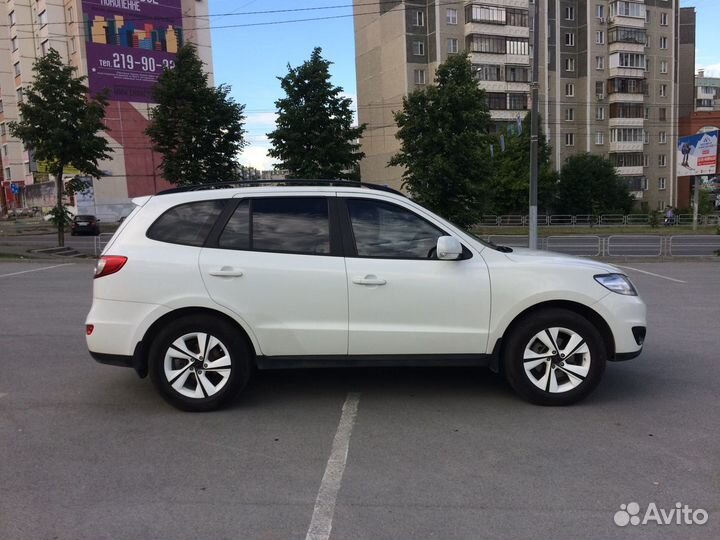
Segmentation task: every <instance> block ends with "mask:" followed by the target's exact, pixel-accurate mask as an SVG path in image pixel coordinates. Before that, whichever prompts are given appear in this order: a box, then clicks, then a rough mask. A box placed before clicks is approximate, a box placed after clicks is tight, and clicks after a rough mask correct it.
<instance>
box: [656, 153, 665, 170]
mask: <svg viewBox="0 0 720 540" xmlns="http://www.w3.org/2000/svg"><path fill="white" fill-rule="evenodd" d="M658 167H667V156H666V155H665V154H660V155H659V156H658Z"/></svg>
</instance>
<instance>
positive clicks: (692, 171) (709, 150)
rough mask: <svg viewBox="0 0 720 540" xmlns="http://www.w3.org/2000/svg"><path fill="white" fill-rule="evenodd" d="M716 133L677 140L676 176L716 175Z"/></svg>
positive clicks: (711, 132)
mask: <svg viewBox="0 0 720 540" xmlns="http://www.w3.org/2000/svg"><path fill="white" fill-rule="evenodd" d="M717 145H718V132H717V131H710V132H708V133H698V134H696V135H690V136H688V137H680V138H679V139H678V148H677V160H678V176H701V175H712V174H715V173H716V166H717Z"/></svg>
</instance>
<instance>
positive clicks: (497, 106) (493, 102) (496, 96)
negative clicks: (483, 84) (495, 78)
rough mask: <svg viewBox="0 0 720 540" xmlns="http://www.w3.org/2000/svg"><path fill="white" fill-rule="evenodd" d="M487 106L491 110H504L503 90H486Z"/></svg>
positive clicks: (505, 97) (505, 103) (505, 101)
mask: <svg viewBox="0 0 720 540" xmlns="http://www.w3.org/2000/svg"><path fill="white" fill-rule="evenodd" d="M486 95H487V102H488V108H489V109H490V110H493V111H504V110H506V109H507V96H506V95H505V93H503V92H488V93H487V94H486Z"/></svg>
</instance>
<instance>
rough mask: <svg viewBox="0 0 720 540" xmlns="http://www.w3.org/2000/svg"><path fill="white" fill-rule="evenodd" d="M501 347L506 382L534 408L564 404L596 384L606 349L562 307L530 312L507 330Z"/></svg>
mask: <svg viewBox="0 0 720 540" xmlns="http://www.w3.org/2000/svg"><path fill="white" fill-rule="evenodd" d="M506 343H507V344H506V346H505V348H504V358H503V362H504V367H505V374H506V377H507V379H508V382H509V383H510V385H511V386H512V387H513V389H514V390H515V391H516V392H517V393H518V394H520V395H521V396H522V397H524V398H525V399H527V400H528V401H530V402H532V403H537V404H539V405H570V404H572V403H575V402H577V401H579V400H581V399H583V398H584V397H586V396H587V395H588V394H589V393H590V392H592V391H593V390H594V389H595V387H596V386H597V385H598V383H599V382H600V379H601V378H602V375H603V372H604V371H605V363H606V360H607V351H606V350H605V345H604V342H603V339H602V336H601V335H600V332H599V331H598V329H597V328H596V327H595V326H594V325H593V324H592V323H591V322H590V321H588V320H587V319H585V318H584V317H582V316H581V315H578V314H577V313H574V312H572V311H568V310H564V309H547V310H544V311H540V312H535V313H533V314H531V315H529V316H527V317H525V318H524V319H522V320H521V321H519V322H518V323H516V324H515V325H513V327H512V329H511V330H510V335H509V336H508V341H507V342H506Z"/></svg>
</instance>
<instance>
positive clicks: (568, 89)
mask: <svg viewBox="0 0 720 540" xmlns="http://www.w3.org/2000/svg"><path fill="white" fill-rule="evenodd" d="M565 95H566V96H567V97H575V85H574V84H573V83H567V84H566V85H565Z"/></svg>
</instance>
